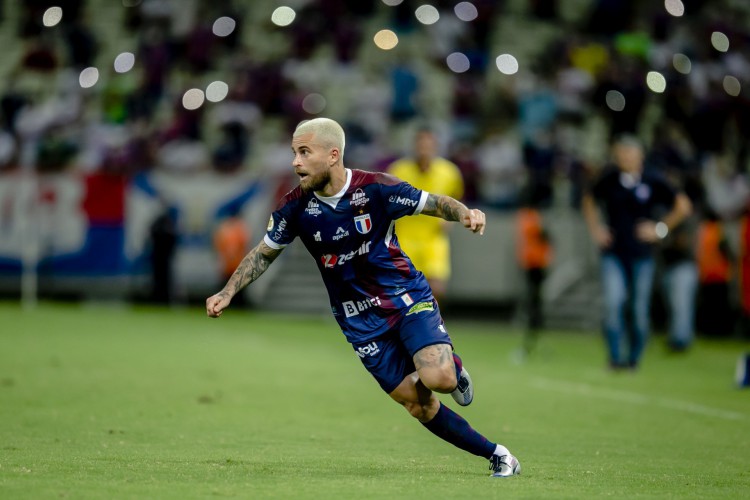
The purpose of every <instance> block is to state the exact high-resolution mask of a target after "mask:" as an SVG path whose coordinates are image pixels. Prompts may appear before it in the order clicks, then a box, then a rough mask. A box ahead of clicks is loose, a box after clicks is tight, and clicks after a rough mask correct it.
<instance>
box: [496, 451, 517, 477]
mask: <svg viewBox="0 0 750 500" xmlns="http://www.w3.org/2000/svg"><path fill="white" fill-rule="evenodd" d="M490 470H491V471H492V477H510V476H517V475H519V474H520V473H521V462H519V461H518V459H517V458H516V457H514V456H513V455H502V456H500V455H492V458H490Z"/></svg>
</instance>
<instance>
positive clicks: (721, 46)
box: [711, 31, 729, 52]
mask: <svg viewBox="0 0 750 500" xmlns="http://www.w3.org/2000/svg"><path fill="white" fill-rule="evenodd" d="M711 45H713V47H714V48H715V49H716V50H718V51H719V52H726V51H728V50H729V38H728V37H727V36H726V35H725V34H724V33H722V32H721V31H714V32H713V33H711Z"/></svg>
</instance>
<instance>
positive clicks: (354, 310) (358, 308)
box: [341, 296, 382, 318]
mask: <svg viewBox="0 0 750 500" xmlns="http://www.w3.org/2000/svg"><path fill="white" fill-rule="evenodd" d="M381 304H382V302H381V301H380V297H377V296H376V297H371V298H369V299H365V300H347V301H346V302H342V303H341V306H342V307H343V308H344V314H345V315H346V317H347V318H351V317H352V316H356V315H358V314H359V313H361V312H363V311H366V310H368V309H369V308H371V307H375V306H379V305H381Z"/></svg>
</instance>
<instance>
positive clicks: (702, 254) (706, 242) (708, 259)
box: [695, 220, 732, 283]
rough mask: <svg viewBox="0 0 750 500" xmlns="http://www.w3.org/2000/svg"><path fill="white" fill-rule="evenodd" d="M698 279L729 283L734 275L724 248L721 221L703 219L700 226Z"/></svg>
mask: <svg viewBox="0 0 750 500" xmlns="http://www.w3.org/2000/svg"><path fill="white" fill-rule="evenodd" d="M697 240H698V241H697V244H698V248H697V249H696V255H695V257H696V260H697V263H698V279H699V281H700V282H701V283H727V282H728V281H729V279H730V278H731V276H732V264H731V262H730V261H729V259H728V258H727V256H726V254H725V252H724V251H723V250H722V248H721V246H722V241H723V240H724V234H723V229H722V225H721V221H718V220H707V221H703V222H702V223H701V225H700V227H699V228H698V238H697Z"/></svg>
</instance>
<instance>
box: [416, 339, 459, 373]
mask: <svg viewBox="0 0 750 500" xmlns="http://www.w3.org/2000/svg"><path fill="white" fill-rule="evenodd" d="M451 358H452V350H451V346H449V345H448V344H435V345H431V346H427V347H425V348H423V349H420V350H419V351H417V353H416V354H415V355H414V366H415V367H416V368H417V370H420V369H422V368H440V367H441V366H445V364H446V363H447V362H448V361H449V360H450V359H451Z"/></svg>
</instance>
